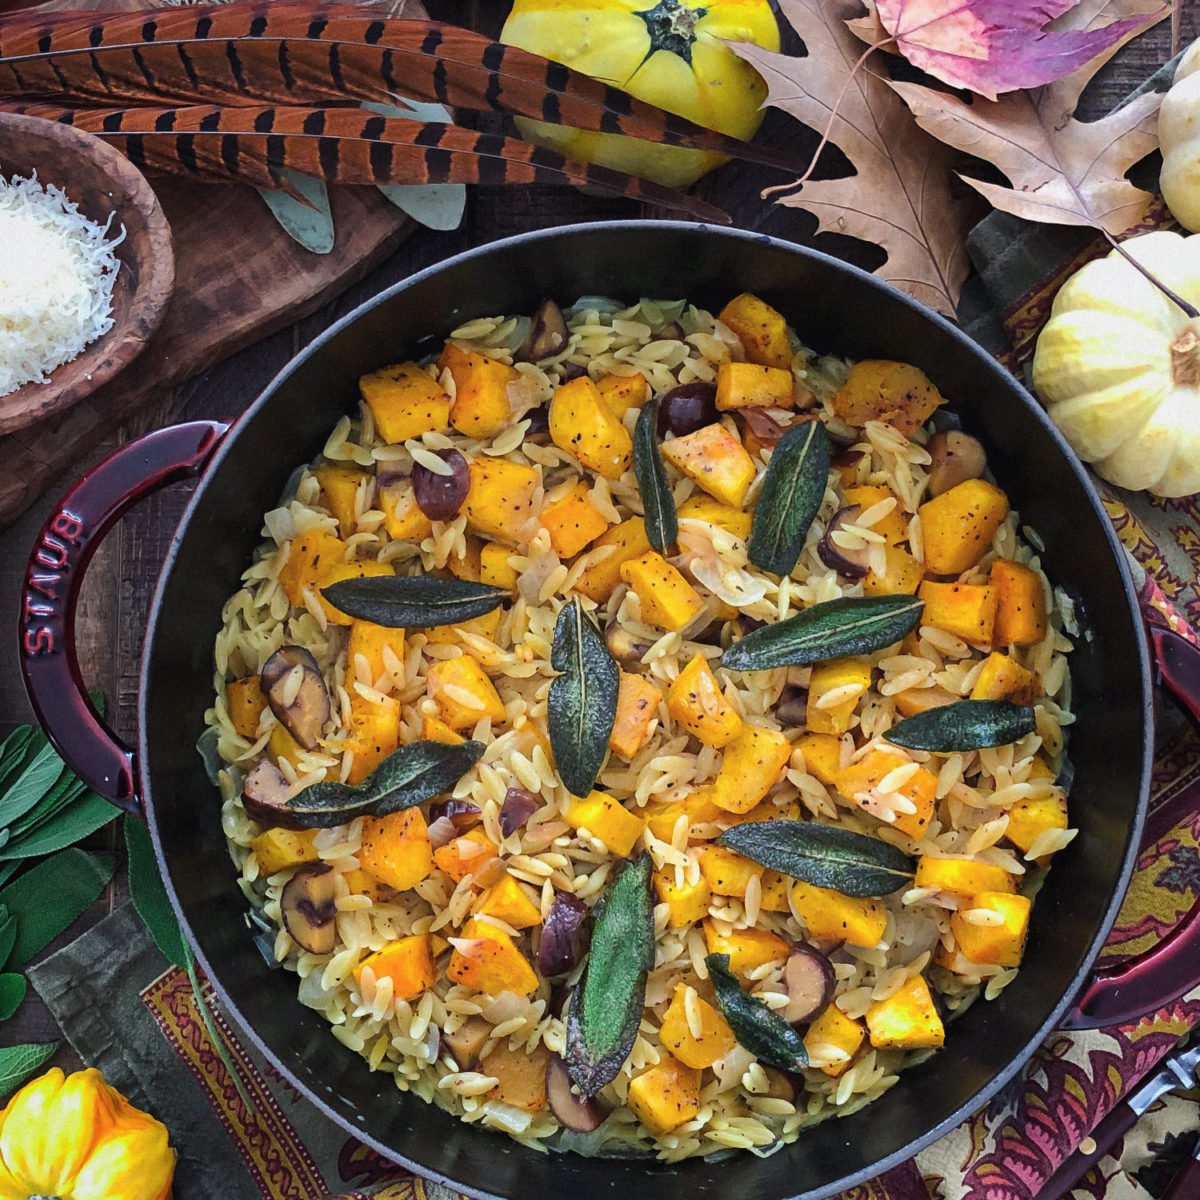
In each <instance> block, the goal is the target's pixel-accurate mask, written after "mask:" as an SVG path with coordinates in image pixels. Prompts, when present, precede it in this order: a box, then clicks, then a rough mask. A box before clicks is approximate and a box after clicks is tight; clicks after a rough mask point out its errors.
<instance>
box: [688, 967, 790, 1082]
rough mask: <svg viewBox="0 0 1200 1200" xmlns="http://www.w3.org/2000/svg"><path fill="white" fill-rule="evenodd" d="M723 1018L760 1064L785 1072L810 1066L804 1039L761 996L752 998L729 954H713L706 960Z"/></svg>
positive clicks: (709, 976)
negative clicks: (732, 964) (735, 973)
mask: <svg viewBox="0 0 1200 1200" xmlns="http://www.w3.org/2000/svg"><path fill="white" fill-rule="evenodd" d="M704 964H705V966H707V967H708V978H709V980H710V981H711V982H712V986H713V992H714V994H715V995H716V997H717V1006H718V1007H719V1008H720V1010H721V1015H722V1016H723V1017H724V1018H725V1020H726V1021H728V1022H729V1028H730V1029H732V1030H733V1036H734V1037H735V1038H737V1040H738V1042H739V1043H741V1045H743V1046H745V1048H746V1049H747V1050H749V1051H750V1053H751V1054H753V1055H756V1056H757V1058H758V1060H759V1061H760V1062H765V1063H767V1064H768V1065H770V1066H772V1067H778V1068H779V1069H780V1070H782V1071H799V1070H800V1069H801V1068H803V1067H807V1066H808V1051H807V1050H805V1048H804V1042H803V1040H802V1039H801V1037H800V1035H799V1034H798V1033H797V1032H796V1031H795V1030H794V1029H793V1028H792V1027H791V1026H790V1025H789V1024H788V1023H787V1022H786V1021H785V1020H784V1019H783V1018H782V1017H781V1016H779V1015H778V1014H777V1013H773V1012H772V1011H771V1010H770V1009H769V1008H768V1007H767V1006H766V1005H765V1004H764V1003H763V1002H762V1001H761V1000H760V999H758V997H757V996H751V995H750V993H749V992H747V991H746V990H745V989H744V988H743V987H742V985H741V984H740V983H738V981H737V976H736V975H734V973H733V972H732V971H731V970H730V969H729V955H728V954H710V955H708V956H707V957H706V958H705V960H704Z"/></svg>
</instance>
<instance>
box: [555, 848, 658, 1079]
mask: <svg viewBox="0 0 1200 1200" xmlns="http://www.w3.org/2000/svg"><path fill="white" fill-rule="evenodd" d="M652 866H653V864H652V863H651V861H650V855H649V854H647V853H645V852H644V851H643V853H642V854H641V855H640V856H639V857H638V858H637V859H636V860H635V861H634V862H632V863H630V864H629V865H628V866H627V867H626V868H625V869H624V870H623V871H622V872H621V873H620V874H619V875H618V876H617V877H616V878H615V879H614V880H612V881H611V882H610V883H609V885H608V887H607V888H606V889H605V891H604V893H603V895H602V896H601V897H600V899H599V900H598V901H597V902H596V907H595V909H594V910H593V917H594V921H593V925H592V945H591V951H590V952H589V955H588V965H587V971H586V973H585V974H584V977H583V980H582V982H581V983H580V984H579V986H578V987H577V988H576V989H575V990H574V992H572V993H571V1006H570V1009H569V1010H568V1012H567V1043H566V1052H565V1054H564V1062H565V1063H566V1067H567V1073H568V1074H569V1075H570V1076H571V1079H572V1080H573V1081H574V1082H575V1084H576V1086H578V1088H579V1090H580V1091H581V1092H582V1093H583V1094H584V1095H585V1096H594V1095H595V1094H596V1093H597V1092H598V1091H599V1090H600V1089H601V1088H602V1087H604V1085H605V1084H606V1083H610V1082H611V1081H612V1080H614V1079H615V1078H616V1077H617V1074H618V1072H619V1071H620V1070H621V1065H622V1064H623V1063H624V1062H625V1060H626V1058H628V1057H629V1051H630V1050H632V1049H633V1043H634V1039H635V1038H636V1037H637V1031H638V1025H639V1024H640V1023H641V1019H642V1006H643V1004H644V1002H645V998H646V975H647V974H648V973H649V971H650V968H651V967H652V966H654V899H653V896H652V895H651V892H650V873H651V869H652Z"/></svg>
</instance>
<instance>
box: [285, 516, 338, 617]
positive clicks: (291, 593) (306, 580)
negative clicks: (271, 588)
mask: <svg viewBox="0 0 1200 1200" xmlns="http://www.w3.org/2000/svg"><path fill="white" fill-rule="evenodd" d="M345 553H346V543H345V542H343V541H342V540H341V538H336V537H334V536H333V534H332V533H329V532H328V531H327V530H324V529H310V530H309V531H308V532H307V533H301V534H298V535H297V536H296V537H294V538H292V540H291V541H290V542H289V543H288V556H287V561H286V562H285V563H284V564H283V566H282V567H280V568H279V586H280V587H282V588H283V590H284V593H285V594H286V596H287V598H288V603H289V604H291V606H292V607H293V608H297V607H299V606H300V605H301V604H302V603H303V600H304V596H303V593H304V589H305V588H306V587H311V586H312V585H313V584H314V583H316V581H317V580H318V579H319V578H320V577H321V576H322V575H323V574H324V573H325V572H326V571H328V570H329V569H330V567H332V566H334V565H336V564H337V563H340V562H342V561H343V558H344V556H345Z"/></svg>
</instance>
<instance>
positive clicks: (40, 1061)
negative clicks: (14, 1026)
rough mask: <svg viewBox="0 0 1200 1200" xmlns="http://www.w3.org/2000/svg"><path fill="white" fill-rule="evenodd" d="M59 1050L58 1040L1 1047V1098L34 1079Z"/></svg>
mask: <svg viewBox="0 0 1200 1200" xmlns="http://www.w3.org/2000/svg"><path fill="white" fill-rule="evenodd" d="M57 1052H58V1043H57V1042H46V1043H44V1044H43V1045H40V1046H38V1045H35V1044H33V1043H32V1042H26V1043H25V1044H24V1045H21V1046H4V1047H0V1100H3V1099H4V1098H5V1097H7V1096H8V1095H9V1093H10V1092H15V1091H16V1090H17V1088H19V1087H20V1086H21V1085H22V1084H23V1083H26V1082H27V1081H28V1080H30V1079H32V1078H33V1077H34V1076H35V1075H36V1074H37V1073H38V1071H39V1070H41V1068H42V1067H43V1066H45V1064H46V1063H48V1062H49V1061H50V1060H51V1059H52V1058H53V1057H54V1055H55V1054H56V1053H57Z"/></svg>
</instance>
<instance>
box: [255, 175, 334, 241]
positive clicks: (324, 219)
mask: <svg viewBox="0 0 1200 1200" xmlns="http://www.w3.org/2000/svg"><path fill="white" fill-rule="evenodd" d="M279 174H280V175H281V176H282V177H283V178H284V179H285V180H286V181H287V182H288V183H290V184H291V185H292V186H293V187H294V188H295V189H296V191H298V192H299V193H300V195H301V196H303V197H304V199H303V200H300V199H297V198H296V197H295V196H292V195H289V194H288V193H287V192H278V191H273V190H272V189H270V188H258V189H257V191H258V194H259V195H260V196H261V197H262V198H263V200H264V201H265V202H266V205H267V207H268V208H269V209H270V210H271V215H272V216H273V217H274V218H275V220H276V221H278V222H279V224H280V226H281V227H282V229H283V231H284V233H286V234H287V235H288V237H290V238H291V239H292V240H293V241H295V242H299V243H300V245H301V246H303V247H304V248H305V250H309V251H311V252H312V253H313V254H328V253H329V252H330V251H331V250H332V249H333V243H334V228H333V211H332V210H331V209H330V207H329V190H328V189H327V188H326V186H325V181H324V180H322V179H317V178H315V177H314V176H312V175H303V174H301V173H300V172H299V171H293V170H291V169H289V168H287V167H283V168H281V169H280V171H279ZM306 202H307V203H306Z"/></svg>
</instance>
